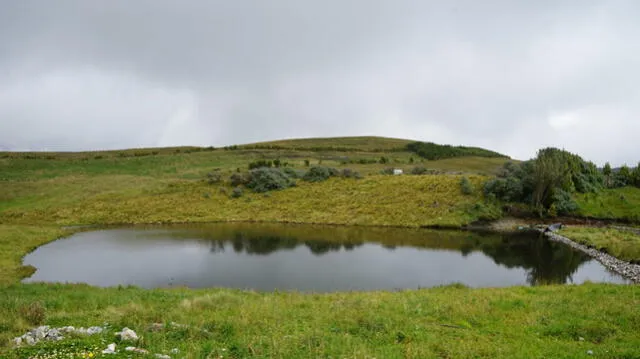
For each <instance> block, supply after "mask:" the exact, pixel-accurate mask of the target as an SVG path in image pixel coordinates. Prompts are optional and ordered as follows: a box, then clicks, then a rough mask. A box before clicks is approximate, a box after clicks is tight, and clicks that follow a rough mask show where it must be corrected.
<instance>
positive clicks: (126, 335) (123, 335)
mask: <svg viewBox="0 0 640 359" xmlns="http://www.w3.org/2000/svg"><path fill="white" fill-rule="evenodd" d="M116 336H117V337H119V338H120V340H130V341H137V340H138V334H136V332H134V331H133V330H131V329H129V328H126V327H125V328H123V329H122V331H121V332H119V333H116Z"/></svg>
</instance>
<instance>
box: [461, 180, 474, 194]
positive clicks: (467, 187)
mask: <svg viewBox="0 0 640 359" xmlns="http://www.w3.org/2000/svg"><path fill="white" fill-rule="evenodd" d="M460 190H462V194H465V195H471V194H473V191H474V188H473V184H471V181H469V179H468V178H467V177H462V178H461V179H460Z"/></svg>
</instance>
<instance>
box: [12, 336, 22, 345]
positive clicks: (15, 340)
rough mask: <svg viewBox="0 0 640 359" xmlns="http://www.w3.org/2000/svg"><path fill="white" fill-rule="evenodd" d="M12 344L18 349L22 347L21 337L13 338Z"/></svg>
mask: <svg viewBox="0 0 640 359" xmlns="http://www.w3.org/2000/svg"><path fill="white" fill-rule="evenodd" d="M13 343H14V344H15V346H17V347H19V346H21V345H22V338H21V337H16V338H13Z"/></svg>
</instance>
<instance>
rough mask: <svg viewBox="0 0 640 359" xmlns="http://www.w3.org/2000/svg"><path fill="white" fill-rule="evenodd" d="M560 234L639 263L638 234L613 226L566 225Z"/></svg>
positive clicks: (639, 241) (639, 240)
mask: <svg viewBox="0 0 640 359" xmlns="http://www.w3.org/2000/svg"><path fill="white" fill-rule="evenodd" d="M560 233H561V234H562V235H564V236H566V237H568V238H571V239H572V240H574V241H576V242H578V243H582V244H584V245H587V246H590V247H594V248H597V249H599V250H602V251H605V252H607V253H609V254H611V255H612V256H614V257H616V258H618V259H622V260H625V261H629V262H632V263H640V235H638V234H636V233H633V232H630V231H623V230H617V229H613V228H593V227H578V226H571V227H566V228H564V229H562V230H561V232H560Z"/></svg>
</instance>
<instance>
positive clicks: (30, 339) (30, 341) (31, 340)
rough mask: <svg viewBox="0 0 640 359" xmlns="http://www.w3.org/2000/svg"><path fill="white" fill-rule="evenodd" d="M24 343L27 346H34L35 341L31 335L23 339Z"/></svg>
mask: <svg viewBox="0 0 640 359" xmlns="http://www.w3.org/2000/svg"><path fill="white" fill-rule="evenodd" d="M24 339H25V341H26V342H27V344H28V345H36V339H35V338H34V337H32V336H31V335H27V336H25V337H24Z"/></svg>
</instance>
